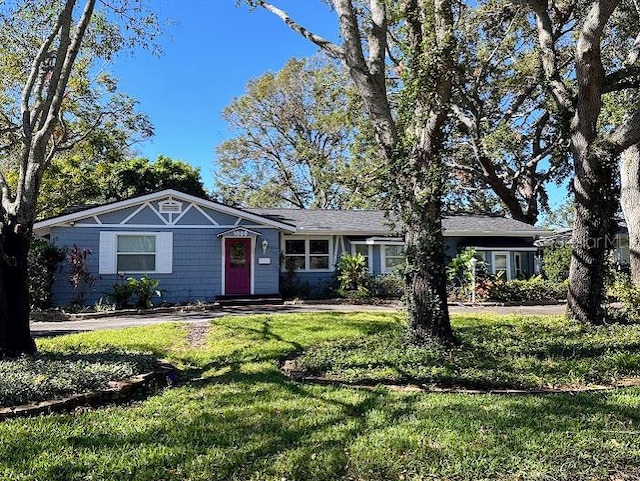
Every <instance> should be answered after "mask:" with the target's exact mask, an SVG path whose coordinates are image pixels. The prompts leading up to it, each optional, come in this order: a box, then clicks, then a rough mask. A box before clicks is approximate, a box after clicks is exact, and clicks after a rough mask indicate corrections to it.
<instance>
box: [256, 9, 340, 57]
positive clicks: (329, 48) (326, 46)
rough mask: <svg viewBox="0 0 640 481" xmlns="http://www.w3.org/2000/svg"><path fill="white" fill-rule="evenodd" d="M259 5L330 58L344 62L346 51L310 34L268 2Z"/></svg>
mask: <svg viewBox="0 0 640 481" xmlns="http://www.w3.org/2000/svg"><path fill="white" fill-rule="evenodd" d="M258 5H260V6H261V7H262V8H264V9H265V10H268V11H269V12H271V13H273V14H274V15H276V16H278V17H279V18H280V19H281V20H282V21H283V22H284V23H286V24H287V25H288V26H289V28H291V30H293V31H294V32H298V33H299V34H300V35H302V36H303V37H304V38H306V39H307V40H309V41H311V42H313V43H314V44H316V45H317V46H318V47H320V48H321V49H322V50H324V51H325V52H326V53H327V55H329V56H330V57H333V58H336V59H339V60H343V59H344V49H343V48H341V47H339V46H338V45H336V44H334V43H332V42H331V41H329V40H327V39H326V38H323V37H321V36H319V35H316V34H315V33H313V32H310V31H309V30H307V29H306V28H304V27H303V26H302V25H300V24H299V23H297V22H296V21H294V20H293V19H292V18H291V17H290V16H289V14H288V13H286V12H285V11H284V10H281V9H279V8H278V7H276V6H274V5H272V4H270V3H268V2H263V1H259V2H258Z"/></svg>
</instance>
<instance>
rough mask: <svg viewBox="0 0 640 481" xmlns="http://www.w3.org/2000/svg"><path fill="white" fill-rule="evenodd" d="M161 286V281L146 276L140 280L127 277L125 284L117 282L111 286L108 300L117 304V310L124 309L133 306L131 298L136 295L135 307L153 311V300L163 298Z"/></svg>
mask: <svg viewBox="0 0 640 481" xmlns="http://www.w3.org/2000/svg"><path fill="white" fill-rule="evenodd" d="M159 285H160V281H158V280H157V279H152V278H151V277H149V276H146V275H144V276H142V277H141V278H140V279H135V278H133V277H127V279H126V280H125V281H124V282H116V283H115V284H113V285H112V286H111V291H110V292H108V293H107V299H108V300H109V301H111V302H113V303H114V304H115V306H116V309H123V308H125V307H129V306H131V298H132V297H133V296H134V295H135V296H136V302H135V307H137V308H139V309H151V308H152V307H153V298H154V297H162V291H160V290H159V289H158V286H159Z"/></svg>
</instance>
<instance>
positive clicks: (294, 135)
mask: <svg viewBox="0 0 640 481" xmlns="http://www.w3.org/2000/svg"><path fill="white" fill-rule="evenodd" d="M222 115H223V117H224V119H225V120H226V121H227V123H228V124H229V126H230V127H231V128H232V129H233V131H234V137H233V138H231V139H229V140H227V141H225V142H223V143H222V144H221V145H220V146H218V148H217V149H216V153H217V160H216V179H215V191H216V194H217V195H218V196H219V197H220V198H221V199H222V200H223V201H224V202H228V203H232V204H241V205H245V206H253V207H258V206H261V207H298V208H320V209H335V208H354V207H358V208H363V207H378V206H380V204H381V196H380V195H377V194H379V190H376V188H375V187H376V182H375V180H376V178H377V175H376V174H377V170H378V166H379V164H380V157H379V156H378V155H376V154H377V152H376V151H372V149H370V148H368V147H367V146H366V142H365V139H366V138H367V136H368V137H369V138H370V137H371V136H372V134H371V132H370V128H369V126H368V124H367V123H366V121H365V119H364V112H363V107H362V102H361V101H360V99H359V97H358V95H357V93H356V92H355V89H354V86H353V84H352V82H351V80H350V79H349V78H348V76H347V75H346V74H345V73H344V72H343V71H342V68H341V67H340V65H339V64H338V63H336V62H334V61H331V60H329V59H327V58H326V57H322V56H316V57H312V58H310V59H303V60H298V59H291V60H289V61H288V62H287V63H286V65H285V66H284V67H283V68H282V69H281V70H280V71H278V72H267V73H265V74H264V75H262V76H261V77H260V78H257V79H254V80H251V81H250V82H249V83H248V84H247V86H246V92H245V93H244V95H242V96H241V97H238V98H235V99H234V100H233V101H232V102H231V104H230V105H228V106H227V107H226V108H225V109H224V111H223V114H222Z"/></svg>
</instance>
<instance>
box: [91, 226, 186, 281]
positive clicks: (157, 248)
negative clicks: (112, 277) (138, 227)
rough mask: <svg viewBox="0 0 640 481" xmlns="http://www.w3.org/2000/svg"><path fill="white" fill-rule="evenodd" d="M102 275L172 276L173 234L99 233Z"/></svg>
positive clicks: (100, 269)
mask: <svg viewBox="0 0 640 481" xmlns="http://www.w3.org/2000/svg"><path fill="white" fill-rule="evenodd" d="M99 263H100V266H99V272H100V274H115V273H126V274H129V273H130V274H138V273H139V274H143V273H149V274H152V273H153V274H170V273H171V272H172V268H173V233H171V232H100V257H99Z"/></svg>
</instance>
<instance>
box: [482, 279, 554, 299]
mask: <svg viewBox="0 0 640 481" xmlns="http://www.w3.org/2000/svg"><path fill="white" fill-rule="evenodd" d="M485 288H486V296H487V298H489V299H491V300H494V301H500V302H523V301H534V302H539V301H558V300H561V299H566V297H567V284H566V282H560V283H559V282H551V281H547V280H544V279H542V277H541V276H535V277H532V278H530V279H527V280H511V281H503V280H496V281H491V282H488V283H487V284H486V286H485Z"/></svg>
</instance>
